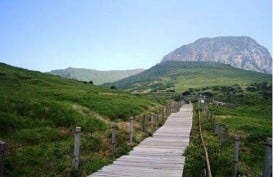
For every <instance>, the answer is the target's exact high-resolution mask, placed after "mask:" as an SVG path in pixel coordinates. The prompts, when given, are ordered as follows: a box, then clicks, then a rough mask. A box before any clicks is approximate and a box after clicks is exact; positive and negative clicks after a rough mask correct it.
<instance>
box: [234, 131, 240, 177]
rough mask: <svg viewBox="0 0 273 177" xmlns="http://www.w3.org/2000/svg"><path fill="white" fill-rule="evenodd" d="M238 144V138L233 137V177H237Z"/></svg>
mask: <svg viewBox="0 0 273 177" xmlns="http://www.w3.org/2000/svg"><path fill="white" fill-rule="evenodd" d="M239 144H240V137H239V136H238V135H235V137H234V157H233V165H234V166H233V177H237V176H238V162H239Z"/></svg>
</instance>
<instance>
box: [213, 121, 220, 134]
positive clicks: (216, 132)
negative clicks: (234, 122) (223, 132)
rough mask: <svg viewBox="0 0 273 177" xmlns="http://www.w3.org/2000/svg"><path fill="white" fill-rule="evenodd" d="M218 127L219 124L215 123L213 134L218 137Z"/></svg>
mask: <svg viewBox="0 0 273 177" xmlns="http://www.w3.org/2000/svg"><path fill="white" fill-rule="evenodd" d="M219 129H220V126H219V124H218V123H216V124H215V125H214V133H215V134H216V135H219V133H220V130H219Z"/></svg>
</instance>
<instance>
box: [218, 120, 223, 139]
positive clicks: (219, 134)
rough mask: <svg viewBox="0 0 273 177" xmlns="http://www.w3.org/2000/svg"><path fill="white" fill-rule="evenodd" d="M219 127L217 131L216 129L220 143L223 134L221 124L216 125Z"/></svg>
mask: <svg viewBox="0 0 273 177" xmlns="http://www.w3.org/2000/svg"><path fill="white" fill-rule="evenodd" d="M218 125H219V129H218V138H219V140H220V141H222V132H223V127H222V124H218Z"/></svg>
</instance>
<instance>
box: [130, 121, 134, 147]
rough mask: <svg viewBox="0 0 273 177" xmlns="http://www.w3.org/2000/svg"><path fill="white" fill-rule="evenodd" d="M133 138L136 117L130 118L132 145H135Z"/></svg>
mask: <svg viewBox="0 0 273 177" xmlns="http://www.w3.org/2000/svg"><path fill="white" fill-rule="evenodd" d="M133 137H134V117H133V116H131V117H130V145H131V146H132V145H133Z"/></svg>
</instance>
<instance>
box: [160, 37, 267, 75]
mask: <svg viewBox="0 0 273 177" xmlns="http://www.w3.org/2000/svg"><path fill="white" fill-rule="evenodd" d="M167 61H214V62H220V63H224V64H230V65H231V66H233V67H236V68H240V69H245V70H252V71H257V72H262V73H271V71H272V57H271V56H270V53H269V52H268V50H267V49H266V48H265V47H263V46H261V45H259V44H258V43H257V42H256V41H255V40H254V39H252V38H250V37H246V36H242V37H216V38H201V39H198V40H196V41H195V42H194V43H191V44H188V45H183V46H182V47H180V48H177V49H175V50H174V51H172V52H170V53H169V54H167V55H166V56H165V57H164V58H163V59H162V61H161V62H167Z"/></svg>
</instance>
